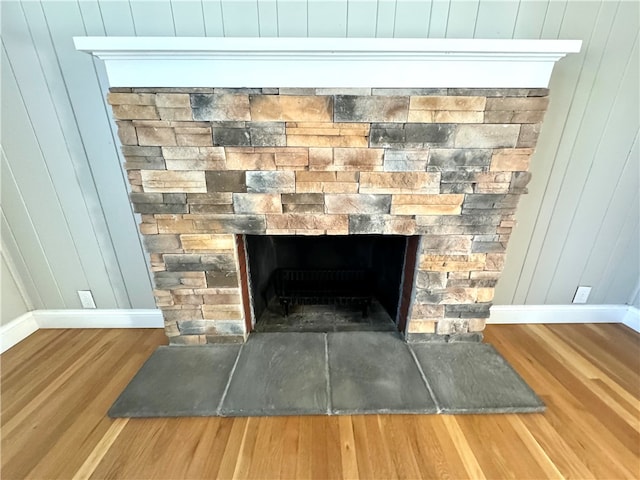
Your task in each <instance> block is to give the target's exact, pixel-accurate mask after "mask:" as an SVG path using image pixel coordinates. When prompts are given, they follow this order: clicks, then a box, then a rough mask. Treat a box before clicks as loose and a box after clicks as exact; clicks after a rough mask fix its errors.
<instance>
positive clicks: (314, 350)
mask: <svg viewBox="0 0 640 480" xmlns="http://www.w3.org/2000/svg"><path fill="white" fill-rule="evenodd" d="M327 387H328V386H327V367H326V352H325V334H323V333H300V332H293V333H253V334H252V335H251V336H250V337H249V340H248V341H247V343H246V344H245V345H244V346H243V347H242V350H241V352H240V357H239V359H238V364H237V366H236V369H235V370H234V372H233V374H232V376H231V382H230V383H229V390H228V392H227V394H226V396H225V398H224V400H223V402H222V408H221V410H220V414H221V415H225V416H245V415H300V414H318V415H326V414H327V411H328V394H327Z"/></svg>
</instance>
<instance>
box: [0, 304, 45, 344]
mask: <svg viewBox="0 0 640 480" xmlns="http://www.w3.org/2000/svg"><path fill="white" fill-rule="evenodd" d="M38 328H40V327H39V326H38V323H37V322H36V319H35V318H34V316H33V312H27V313H25V314H23V315H20V316H19V317H18V318H16V319H14V320H11V321H10V322H9V323H7V324H6V325H3V326H1V327H0V353H4V352H6V351H7V350H9V349H10V348H11V347H13V346H14V345H15V344H17V343H20V342H21V341H22V340H24V339H25V338H27V337H28V336H29V335H31V334H32V333H34V332H36V331H37V330H38Z"/></svg>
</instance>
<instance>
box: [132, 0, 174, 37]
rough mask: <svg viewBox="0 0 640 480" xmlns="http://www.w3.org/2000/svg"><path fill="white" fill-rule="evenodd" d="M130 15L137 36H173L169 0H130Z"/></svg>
mask: <svg viewBox="0 0 640 480" xmlns="http://www.w3.org/2000/svg"><path fill="white" fill-rule="evenodd" d="M131 15H132V16H133V24H134V26H135V30H136V35H138V36H141V37H154V36H175V34H176V29H175V26H174V25H173V13H172V11H171V2H170V1H169V0H148V1H145V2H131Z"/></svg>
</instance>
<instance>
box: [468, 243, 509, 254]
mask: <svg viewBox="0 0 640 480" xmlns="http://www.w3.org/2000/svg"><path fill="white" fill-rule="evenodd" d="M506 249H507V245H506V243H503V242H476V241H474V242H473V245H472V247H471V251H472V252H473V253H502V252H504V251H505V250H506Z"/></svg>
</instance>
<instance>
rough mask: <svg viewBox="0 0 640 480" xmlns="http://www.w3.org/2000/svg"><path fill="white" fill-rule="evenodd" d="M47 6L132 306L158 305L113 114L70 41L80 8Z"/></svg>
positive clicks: (79, 23) (89, 65) (78, 30)
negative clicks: (121, 162) (120, 159)
mask: <svg viewBox="0 0 640 480" xmlns="http://www.w3.org/2000/svg"><path fill="white" fill-rule="evenodd" d="M43 7H44V11H45V14H46V17H47V24H48V28H49V32H50V35H51V39H52V41H53V46H54V48H55V54H56V57H57V59H58V61H59V63H60V69H61V71H62V74H63V78H64V82H65V85H66V88H67V91H68V95H69V99H70V102H71V105H72V108H73V111H74V114H75V117H76V121H77V125H78V129H79V131H80V135H81V137H82V140H83V143H84V145H85V150H86V153H87V159H88V161H89V165H90V168H91V170H92V172H93V177H94V179H95V182H96V187H97V192H98V195H99V198H100V201H101V204H102V207H103V212H104V216H105V219H106V221H107V224H108V225H109V233H110V236H111V240H112V242H113V246H114V249H115V252H116V255H117V259H118V264H119V267H120V270H121V271H122V276H123V278H124V282H125V285H126V290H127V292H128V296H129V300H130V303H131V306H132V307H133V308H149V307H151V306H153V305H154V302H153V296H152V294H151V284H150V281H149V274H148V272H147V269H146V264H145V261H144V256H143V254H142V247H141V245H140V241H139V239H138V231H137V226H136V224H135V221H134V218H133V215H132V210H131V206H130V204H129V201H128V198H127V189H126V186H125V183H124V181H123V176H122V170H121V167H120V165H119V164H118V163H119V162H118V161H117V158H118V153H117V150H116V149H117V146H116V145H115V142H114V139H113V136H112V134H111V126H110V122H111V120H110V114H109V112H108V111H107V109H106V108H105V103H104V98H103V92H102V90H101V88H100V85H99V83H98V82H97V79H96V71H95V69H94V64H93V60H92V58H91V57H90V56H88V55H86V54H83V53H81V52H78V51H76V50H75V49H74V47H73V43H72V42H71V38H72V37H73V36H74V35H83V34H84V31H85V30H84V25H83V20H82V17H81V13H80V10H79V8H78V6H77V4H73V3H61V4H57V5H53V4H47V3H45V4H43Z"/></svg>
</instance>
